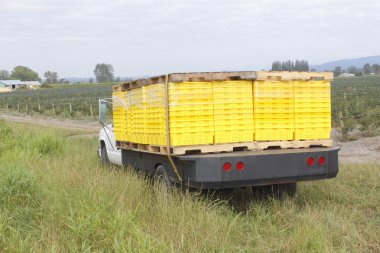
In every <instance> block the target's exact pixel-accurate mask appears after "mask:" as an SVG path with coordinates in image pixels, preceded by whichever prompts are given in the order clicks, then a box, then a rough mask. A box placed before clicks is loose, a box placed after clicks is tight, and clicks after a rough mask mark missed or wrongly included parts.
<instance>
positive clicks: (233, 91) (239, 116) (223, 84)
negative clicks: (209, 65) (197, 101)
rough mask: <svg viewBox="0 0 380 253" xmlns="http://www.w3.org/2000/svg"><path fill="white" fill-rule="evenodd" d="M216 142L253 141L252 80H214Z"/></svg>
mask: <svg viewBox="0 0 380 253" xmlns="http://www.w3.org/2000/svg"><path fill="white" fill-rule="evenodd" d="M213 101H214V128H215V143H231V142H247V141H253V132H254V128H253V101H252V81H240V80H239V81H214V82H213Z"/></svg>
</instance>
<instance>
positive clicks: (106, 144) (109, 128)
mask: <svg viewBox="0 0 380 253" xmlns="http://www.w3.org/2000/svg"><path fill="white" fill-rule="evenodd" d="M98 155H99V157H100V160H101V162H102V164H107V163H112V164H117V165H122V162H121V150H120V149H119V148H117V147H116V141H115V133H114V131H113V124H109V125H104V126H103V128H102V129H101V130H100V132H99V149H98Z"/></svg>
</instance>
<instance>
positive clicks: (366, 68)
mask: <svg viewBox="0 0 380 253" xmlns="http://www.w3.org/2000/svg"><path fill="white" fill-rule="evenodd" d="M371 72H372V68H371V64H369V63H366V64H364V66H363V73H364V75H369V74H371Z"/></svg>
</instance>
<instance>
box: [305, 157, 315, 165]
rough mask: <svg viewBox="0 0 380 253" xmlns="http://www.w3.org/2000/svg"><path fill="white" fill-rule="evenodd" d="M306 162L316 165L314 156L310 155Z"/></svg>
mask: <svg viewBox="0 0 380 253" xmlns="http://www.w3.org/2000/svg"><path fill="white" fill-rule="evenodd" d="M306 163H307V165H309V166H313V165H314V158H313V157H311V156H310V157H308V158H307V159H306Z"/></svg>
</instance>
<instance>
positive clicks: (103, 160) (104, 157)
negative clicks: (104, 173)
mask: <svg viewBox="0 0 380 253" xmlns="http://www.w3.org/2000/svg"><path fill="white" fill-rule="evenodd" d="M100 162H101V164H102V165H103V166H106V165H109V162H110V161H109V160H108V155H107V149H106V147H105V146H102V147H101V148H100Z"/></svg>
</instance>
